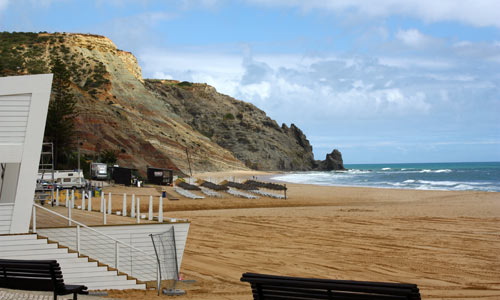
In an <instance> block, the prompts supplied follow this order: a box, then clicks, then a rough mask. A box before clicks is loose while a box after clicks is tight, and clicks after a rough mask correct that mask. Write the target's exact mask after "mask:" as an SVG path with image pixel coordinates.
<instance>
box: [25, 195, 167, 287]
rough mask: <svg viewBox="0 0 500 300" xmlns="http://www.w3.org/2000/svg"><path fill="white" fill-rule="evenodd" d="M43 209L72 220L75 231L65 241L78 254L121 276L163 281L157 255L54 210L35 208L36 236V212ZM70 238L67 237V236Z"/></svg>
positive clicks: (34, 227)
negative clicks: (160, 278)
mask: <svg viewBox="0 0 500 300" xmlns="http://www.w3.org/2000/svg"><path fill="white" fill-rule="evenodd" d="M37 209H42V210H44V211H47V212H49V213H51V214H53V215H55V216H57V217H60V218H63V219H66V220H68V222H69V223H70V224H71V223H72V224H74V227H69V228H66V230H65V232H64V233H61V235H65V236H61V239H63V240H66V241H68V243H69V245H64V246H67V247H70V248H73V247H74V249H76V251H78V254H82V255H86V256H88V257H91V258H94V259H97V260H99V261H100V262H102V263H105V264H107V265H109V266H110V267H113V268H115V269H117V270H119V271H120V272H123V273H126V274H129V275H130V276H133V277H135V278H137V279H139V280H142V281H153V280H159V278H158V261H157V259H156V255H155V254H154V253H148V252H146V251H144V250H141V249H138V248H136V247H134V246H132V245H130V244H127V243H125V242H123V241H120V240H118V239H116V238H114V237H112V236H110V235H107V234H105V233H103V232H100V231H98V230H96V229H94V228H90V227H88V226H87V225H85V224H83V223H80V222H78V221H75V220H72V219H70V218H68V217H66V216H63V215H61V214H59V213H57V212H54V211H52V210H50V209H47V208H45V207H42V206H40V205H38V204H33V217H32V232H33V233H36V230H37V229H36V225H37V222H36V210H37ZM66 235H67V236H66Z"/></svg>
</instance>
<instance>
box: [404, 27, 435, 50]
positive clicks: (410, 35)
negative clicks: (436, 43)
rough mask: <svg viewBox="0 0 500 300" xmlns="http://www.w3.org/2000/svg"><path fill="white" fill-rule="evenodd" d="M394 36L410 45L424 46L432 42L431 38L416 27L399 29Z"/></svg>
mask: <svg viewBox="0 0 500 300" xmlns="http://www.w3.org/2000/svg"><path fill="white" fill-rule="evenodd" d="M396 38H397V39H399V40H400V41H402V42H403V43H404V44H405V45H407V46H410V47H425V46H428V45H429V44H431V43H432V40H433V39H432V38H431V37H429V36H427V35H424V34H422V33H421V32H420V31H418V30H417V29H408V30H401V29H400V30H399V31H398V32H397V33H396Z"/></svg>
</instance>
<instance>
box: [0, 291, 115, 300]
mask: <svg viewBox="0 0 500 300" xmlns="http://www.w3.org/2000/svg"><path fill="white" fill-rule="evenodd" d="M0 299H1V300H53V299H54V294H53V293H52V292H34V291H20V290H9V289H0ZM57 299H61V300H72V299H73V294H70V295H65V296H57ZM78 299H81V300H99V299H106V300H113V299H114V300H119V299H116V298H104V297H99V296H89V295H78Z"/></svg>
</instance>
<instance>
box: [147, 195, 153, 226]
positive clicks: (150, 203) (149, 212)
mask: <svg viewBox="0 0 500 300" xmlns="http://www.w3.org/2000/svg"><path fill="white" fill-rule="evenodd" d="M148 220H149V221H151V220H153V196H149V211H148Z"/></svg>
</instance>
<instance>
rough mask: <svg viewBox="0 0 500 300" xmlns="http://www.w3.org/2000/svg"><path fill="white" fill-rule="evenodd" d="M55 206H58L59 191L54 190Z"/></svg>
mask: <svg viewBox="0 0 500 300" xmlns="http://www.w3.org/2000/svg"><path fill="white" fill-rule="evenodd" d="M56 206H59V189H57V190H56Z"/></svg>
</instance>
